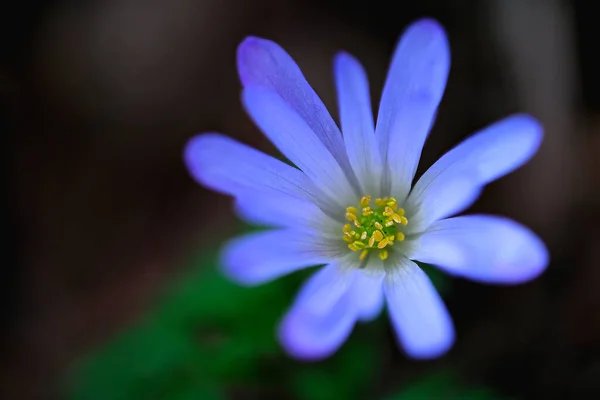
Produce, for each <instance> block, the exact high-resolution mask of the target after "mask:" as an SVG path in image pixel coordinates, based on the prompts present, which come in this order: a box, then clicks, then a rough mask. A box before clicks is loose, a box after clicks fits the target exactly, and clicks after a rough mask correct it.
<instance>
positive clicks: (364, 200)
mask: <svg viewBox="0 0 600 400" xmlns="http://www.w3.org/2000/svg"><path fill="white" fill-rule="evenodd" d="M370 202H371V196H363V197H361V198H360V206H361V207H366V206H368V205H369V203H370Z"/></svg>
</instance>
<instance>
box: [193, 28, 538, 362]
mask: <svg viewBox="0 0 600 400" xmlns="http://www.w3.org/2000/svg"><path fill="white" fill-rule="evenodd" d="M237 59H238V70H239V74H240V77H241V81H242V84H243V86H244V89H243V103H244V105H245V107H246V110H247V111H248V113H249V114H250V116H251V117H252V119H253V120H254V121H255V122H256V124H257V125H258V126H259V127H260V129H261V130H262V131H263V132H264V133H265V134H266V135H267V137H268V138H269V139H270V140H271V141H272V142H273V143H274V144H275V145H276V146H277V147H278V148H279V150H280V151H281V152H282V153H283V154H284V155H285V156H286V157H287V158H288V159H289V160H290V161H292V162H293V163H294V164H295V165H296V166H297V168H295V167H292V166H290V165H288V164H285V163H283V162H281V161H278V160H276V159H275V158H272V157H270V156H268V155H265V154H263V153H261V152H259V151H256V150H254V149H252V148H250V147H247V146H245V145H243V144H241V143H239V142H236V141H235V140H232V139H230V138H227V137H225V136H223V135H220V134H217V133H206V134H202V135H199V136H197V137H195V138H193V139H191V140H190V142H189V143H188V145H187V147H186V150H185V160H186V163H187V165H188V167H189V170H190V171H191V174H192V175H193V176H194V177H195V179H196V180H198V181H199V182H200V183H201V184H203V185H204V186H207V187H209V188H211V189H214V190H216V191H218V192H221V193H224V194H227V195H231V196H233V197H234V198H235V201H236V208H237V210H238V212H239V214H240V215H241V217H242V218H244V219H245V220H247V221H249V222H252V223H257V224H261V225H267V226H270V227H272V228H271V229H270V230H267V231H263V232H259V233H252V234H249V235H246V236H243V237H240V238H236V239H234V240H232V241H231V242H229V243H228V244H227V245H226V246H225V249H224V251H223V255H222V263H223V271H224V273H225V274H226V275H227V276H229V277H230V278H231V279H233V280H235V281H236V282H239V283H241V284H245V285H256V284H261V283H264V282H267V281H270V280H272V279H275V278H277V277H280V276H282V275H284V274H287V273H290V272H293V271H296V270H299V269H301V268H305V267H309V266H313V265H325V266H324V267H322V268H321V269H320V270H318V271H317V272H316V273H315V274H314V275H313V276H312V277H311V278H310V279H309V280H308V282H306V283H305V285H304V286H303V287H302V289H301V290H300V293H299V295H298V297H297V299H296V301H295V302H294V304H293V306H292V307H291V309H290V310H289V312H288V313H287V315H286V316H285V318H284V319H283V321H282V323H281V325H280V328H279V338H280V340H281V342H282V344H283V346H284V347H285V349H286V350H287V352H288V353H289V354H291V355H293V356H295V357H299V358H304V359H319V358H323V357H326V356H329V355H330V354H332V353H333V352H334V351H336V350H337V349H338V348H339V347H340V346H341V344H342V343H343V342H344V341H345V340H346V338H347V337H348V336H349V334H350V332H351V331H352V329H353V327H354V324H355V323H356V322H357V321H359V320H361V321H365V320H370V319H373V318H374V317H376V316H377V315H378V314H379V312H380V311H381V309H382V307H383V305H384V303H386V304H387V308H388V311H389V314H390V317H391V321H392V323H393V326H394V328H395V332H396V334H397V338H398V341H399V344H400V345H401V346H402V348H403V349H404V350H405V352H406V353H407V354H408V355H409V356H411V357H413V358H433V357H437V356H440V355H442V354H443V353H445V352H446V351H447V350H448V349H449V348H450V347H451V346H452V344H453V342H454V328H453V325H452V320H451V318H450V316H449V314H448V311H447V309H446V307H445V306H444V303H443V301H442V300H441V298H440V296H439V295H438V294H437V292H436V290H435V289H434V287H433V285H432V284H431V282H430V280H429V279H428V277H427V275H426V274H425V273H424V272H423V271H422V270H421V269H420V268H419V267H418V266H417V264H415V262H413V261H412V260H417V261H421V262H424V263H430V264H434V265H436V266H437V267H439V268H440V269H441V270H443V271H445V272H447V273H449V274H451V275H454V276H459V277H465V278H469V279H472V280H475V281H479V282H485V283H496V284H498V283H500V284H517V283H522V282H525V281H528V280H530V279H533V278H535V277H537V276H538V275H539V274H540V273H541V272H542V271H543V270H544V269H545V268H546V266H547V264H548V261H549V256H548V253H547V250H546V248H545V246H544V244H543V243H542V242H541V241H540V239H539V238H538V237H537V236H536V235H535V234H534V233H532V232H531V231H530V230H528V229H527V228H525V227H524V226H522V225H519V224H518V223H516V222H514V221H511V220H509V219H506V218H501V217H496V216H490V215H471V216H458V217H452V216H453V215H455V214H457V213H459V212H461V211H463V210H464V209H466V208H467V207H469V206H470V205H471V204H472V203H473V202H474V201H475V200H476V199H477V197H478V196H479V194H480V193H481V190H482V189H483V187H484V185H486V184H487V183H489V182H491V181H493V180H495V179H498V178H500V177H501V176H503V175H505V174H507V173H509V172H511V171H513V170H514V169H516V168H518V167H519V166H521V165H522V164H524V163H525V162H526V161H527V160H528V159H529V158H530V157H531V156H532V155H533V154H534V153H535V152H536V151H537V149H538V147H539V145H540V142H541V140H542V128H541V126H540V125H539V123H538V122H537V121H536V120H535V119H534V118H532V117H530V116H527V115H515V116H511V117H508V118H506V119H503V120H501V121H499V122H497V123H495V124H493V125H491V126H489V127H487V128H484V129H483V130H481V131H480V132H478V133H476V134H475V135H473V136H471V137H470V138H468V139H466V140H465V141H464V142H462V143H461V144H460V145H458V146H457V147H455V148H454V149H452V150H450V151H449V152H448V153H446V154H445V155H444V156H443V157H442V158H440V159H439V160H438V161H437V162H436V163H435V164H434V165H433V166H432V167H431V168H429V170H427V172H425V174H423V176H421V177H420V178H419V179H418V181H417V182H416V183H415V185H414V186H413V185H412V182H413V179H414V176H415V171H416V169H417V164H418V162H419V158H420V155H421V150H422V148H423V144H424V142H425V140H426V138H427V135H428V133H429V130H430V128H431V126H432V124H433V121H434V119H435V114H436V110H437V108H438V105H439V103H440V100H441V98H442V95H443V92H444V88H445V85H446V80H447V76H448V70H449V67H450V53H449V47H448V42H447V38H446V35H445V32H444V30H443V28H442V27H441V26H440V25H439V24H438V23H437V22H435V21H432V20H428V19H425V20H420V21H418V22H416V23H414V24H413V25H411V26H410V27H409V28H408V29H407V30H406V32H405V34H404V35H403V37H402V38H401V40H400V42H399V44H398V47H397V49H396V51H395V54H394V57H393V60H392V64H391V67H390V70H389V74H388V77H387V81H386V83H385V87H384V90H383V95H382V98H381V102H380V106H379V114H378V117H377V124H376V125H375V124H374V121H373V115H372V109H371V101H370V97H369V87H368V82H367V78H366V75H365V72H364V70H363V68H362V67H361V65H360V64H359V63H358V62H357V61H356V60H355V59H354V58H353V57H352V56H350V55H348V54H346V53H340V54H338V55H337V56H336V58H335V66H334V69H335V83H336V87H337V95H338V101H339V109H340V119H341V131H342V132H343V136H342V134H341V133H340V130H339V129H338V127H337V125H336V123H335V122H334V120H333V119H332V117H331V116H330V114H329V112H328V111H327V109H326V108H325V106H324V104H323V102H322V101H321V99H320V98H319V97H318V96H317V94H316V93H315V92H314V91H313V89H312V88H311V87H310V85H309V84H308V83H307V81H306V79H305V78H304V76H303V75H302V72H301V71H300V69H299V68H298V66H297V65H296V64H295V63H294V61H293V60H292V58H291V57H290V56H289V55H288V54H287V53H286V52H285V51H284V50H283V49H282V48H281V47H279V46H278V45H277V44H275V43H273V42H271V41H268V40H264V39H259V38H255V37H249V38H247V39H246V40H244V41H243V42H242V44H241V45H240V46H239V48H238V53H237ZM256 312H260V310H256Z"/></svg>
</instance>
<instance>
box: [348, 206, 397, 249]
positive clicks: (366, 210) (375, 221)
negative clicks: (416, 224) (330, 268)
mask: <svg viewBox="0 0 600 400" xmlns="http://www.w3.org/2000/svg"><path fill="white" fill-rule="evenodd" d="M346 219H347V220H348V221H349V222H350V223H348V224H346V225H344V228H343V232H344V241H345V242H346V243H348V248H349V249H350V250H352V251H356V252H358V251H360V256H359V259H360V260H364V259H366V258H367V256H368V255H369V254H370V253H371V252H373V251H378V252H379V258H380V259H382V260H385V259H387V258H388V254H389V253H388V249H389V248H390V247H391V246H393V245H394V242H395V241H398V242H400V241H403V240H404V238H405V236H404V233H402V232H401V231H400V228H401V227H402V226H406V225H407V224H408V219H406V217H405V216H404V209H403V208H398V204H397V201H396V199H395V198H393V197H385V198H382V199H375V204H374V206H373V207H371V196H363V197H361V198H360V208H357V207H348V208H346Z"/></svg>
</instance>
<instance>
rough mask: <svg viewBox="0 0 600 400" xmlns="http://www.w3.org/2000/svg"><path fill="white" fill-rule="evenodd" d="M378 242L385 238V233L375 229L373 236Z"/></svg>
mask: <svg viewBox="0 0 600 400" xmlns="http://www.w3.org/2000/svg"><path fill="white" fill-rule="evenodd" d="M372 237H373V238H374V239H375V241H376V242H380V241H381V239H383V233H381V231H375V232H373V236H372Z"/></svg>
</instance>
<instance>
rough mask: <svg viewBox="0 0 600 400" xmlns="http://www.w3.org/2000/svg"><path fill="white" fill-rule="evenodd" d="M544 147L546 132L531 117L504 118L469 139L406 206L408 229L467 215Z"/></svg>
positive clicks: (423, 179) (425, 180)
mask: <svg viewBox="0 0 600 400" xmlns="http://www.w3.org/2000/svg"><path fill="white" fill-rule="evenodd" d="M541 141H542V127H541V126H540V124H539V123H538V122H537V121H536V120H535V119H534V118H532V117H530V116H528V115H515V116H513V117H509V118H506V119H504V120H502V121H500V122H497V123H495V124H494V125H491V126H489V127H487V128H485V129H483V130H482V131H481V132H479V133H477V134H475V135H473V136H472V137H470V138H468V139H467V140H465V141H464V142H462V143H461V144H459V145H458V146H457V147H455V148H454V149H452V150H450V151H449V152H448V153H446V154H445V155H444V156H443V157H442V158H440V159H439V160H438V161H437V162H436V163H435V164H433V166H432V167H431V168H429V169H428V170H427V172H425V173H424V174H423V176H422V177H421V178H420V179H419V181H418V182H417V184H416V185H415V187H414V188H413V190H412V192H411V193H410V196H409V198H408V201H407V204H406V208H407V213H408V219H409V221H410V223H409V225H412V226H413V229H418V230H421V231H423V230H425V229H426V228H427V227H428V226H429V225H430V224H431V223H432V222H434V221H436V220H439V219H441V218H445V217H448V216H450V215H452V214H456V213H458V212H460V211H462V210H464V209H465V208H467V207H468V206H470V205H471V204H472V203H473V201H474V200H476V199H477V197H478V195H479V193H480V191H481V189H482V187H483V186H484V185H486V184H487V183H489V182H491V181H493V180H495V179H498V178H500V177H501V176H503V175H505V174H507V173H509V172H511V171H513V170H515V169H517V168H518V167H520V166H521V165H523V164H524V163H525V162H526V161H527V160H529V159H530V158H531V157H532V156H533V155H534V154H535V152H536V151H537V149H538V147H539V145H540V143H541ZM415 212H416V214H415V215H412V213H415ZM411 217H412V219H411Z"/></svg>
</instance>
